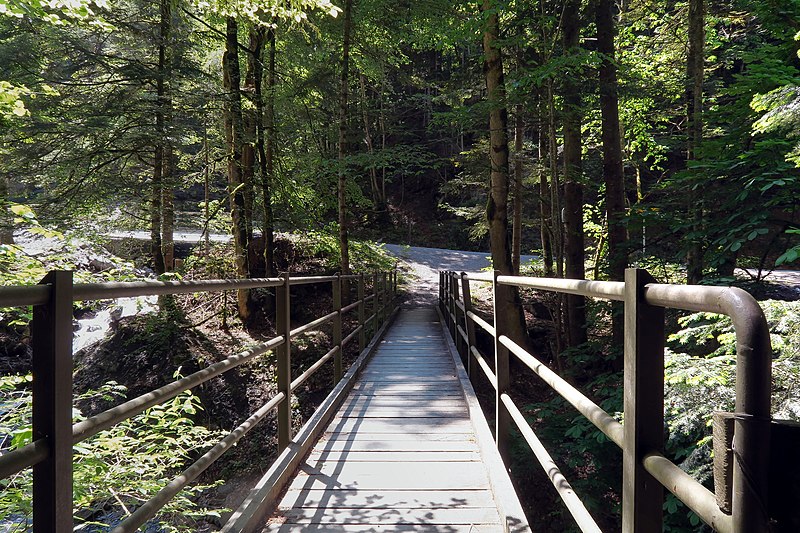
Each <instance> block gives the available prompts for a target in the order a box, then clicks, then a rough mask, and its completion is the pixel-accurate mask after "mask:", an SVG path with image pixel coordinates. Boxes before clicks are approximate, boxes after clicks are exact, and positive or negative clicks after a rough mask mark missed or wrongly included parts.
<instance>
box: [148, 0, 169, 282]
mask: <svg viewBox="0 0 800 533" xmlns="http://www.w3.org/2000/svg"><path fill="white" fill-rule="evenodd" d="M159 8H160V9H159V11H160V13H159V29H158V67H157V70H156V109H155V115H156V145H155V148H154V150H153V180H152V183H151V190H150V253H151V256H152V259H153V268H154V269H155V271H156V273H158V274H163V273H164V272H165V271H166V267H167V265H166V264H165V261H164V249H163V241H162V236H161V227H162V222H163V221H162V202H163V195H164V178H165V173H166V174H169V173H170V170H169V162H168V161H167V157H168V156H169V155H170V154H171V150H167V148H166V145H167V143H168V142H169V141H168V136H169V133H168V132H167V120H168V119H167V109H168V107H169V104H168V100H169V95H168V86H167V78H168V74H167V71H168V69H169V65H168V62H169V58H168V57H167V54H168V41H169V32H170V27H171V18H172V9H171V4H170V0H161V3H160V5H159ZM167 177H168V176H167Z"/></svg>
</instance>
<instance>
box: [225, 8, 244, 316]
mask: <svg viewBox="0 0 800 533" xmlns="http://www.w3.org/2000/svg"><path fill="white" fill-rule="evenodd" d="M238 30H239V24H238V22H237V20H236V18H235V17H227V19H226V32H225V54H224V56H223V59H222V71H223V76H222V79H223V85H224V87H225V91H226V92H227V101H226V105H225V113H224V117H225V120H224V121H225V141H226V144H227V147H228V195H229V197H230V205H231V219H232V233H233V244H234V248H235V254H236V274H237V276H239V277H240V278H247V277H249V274H250V269H249V264H248V254H247V250H248V244H249V243H248V240H247V221H246V219H245V214H246V213H245V194H244V190H243V182H242V168H241V162H242V137H243V125H242V93H241V73H240V70H239V43H238V40H237V37H238ZM248 299H249V291H247V290H239V291H237V306H238V310H239V317H240V318H241V319H242V320H243V321H246V320H247V319H248V318H249V316H250V311H249V309H248Z"/></svg>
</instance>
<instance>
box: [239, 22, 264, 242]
mask: <svg viewBox="0 0 800 533" xmlns="http://www.w3.org/2000/svg"><path fill="white" fill-rule="evenodd" d="M265 38H266V33H265V31H264V27H263V26H256V27H252V28H250V31H249V46H248V53H247V71H246V72H245V76H244V88H243V92H244V94H245V95H247V98H248V99H249V100H250V102H251V105H249V106H247V108H246V109H245V110H242V129H243V132H244V138H243V139H242V184H243V185H242V187H243V190H244V212H245V217H244V218H245V221H246V224H247V241H248V243H249V242H252V240H253V205H254V204H255V189H254V186H253V185H254V182H255V175H256V150H257V146H258V134H259V129H260V128H259V126H260V124H261V122H262V121H263V117H262V110H263V104H262V103H261V102H259V97H260V95H259V94H257V92H258V91H257V90H256V86H257V85H258V86H260V85H261V77H262V74H263V71H264V67H263V65H264V63H263V60H264V58H263V55H264V40H265Z"/></svg>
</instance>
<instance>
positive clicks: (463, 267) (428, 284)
mask: <svg viewBox="0 0 800 533" xmlns="http://www.w3.org/2000/svg"><path fill="white" fill-rule="evenodd" d="M384 248H385V249H386V251H387V252H389V253H390V254H391V255H393V256H394V257H397V258H398V259H401V260H402V261H403V262H405V263H406V264H407V265H408V268H409V272H408V274H410V276H411V278H412V280H413V281H412V283H411V284H410V285H409V286H407V290H408V298H407V300H406V305H410V306H424V305H435V304H436V299H437V298H438V296H439V271H440V270H453V271H456V272H477V271H479V270H483V269H485V268H488V267H489V266H490V264H491V262H490V260H489V258H490V257H491V254H490V253H489V252H466V251H462V250H445V249H442V248H425V247H422V246H406V245H401V244H384ZM536 257H537V256H534V255H523V256H522V262H523V263H524V262H526V261H528V260H530V259H536Z"/></svg>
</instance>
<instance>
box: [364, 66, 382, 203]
mask: <svg viewBox="0 0 800 533" xmlns="http://www.w3.org/2000/svg"><path fill="white" fill-rule="evenodd" d="M358 84H359V87H360V88H361V116H362V118H363V119H364V142H365V143H366V145H367V153H368V154H369V155H370V156H372V155H373V154H374V153H375V150H374V149H373V146H372V133H371V132H370V128H369V106H368V105H367V80H366V78H365V76H364V75H363V74H359V76H358ZM369 183H370V187H371V189H372V202H373V204H374V205H375V210H376V211H378V212H382V211H383V210H384V209H385V208H386V206H385V205H384V204H383V202H382V198H381V191H380V187H379V186H378V170H377V169H376V168H375V166H374V165H370V168H369Z"/></svg>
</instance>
